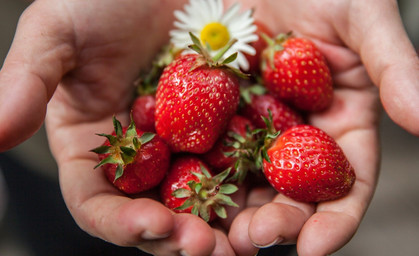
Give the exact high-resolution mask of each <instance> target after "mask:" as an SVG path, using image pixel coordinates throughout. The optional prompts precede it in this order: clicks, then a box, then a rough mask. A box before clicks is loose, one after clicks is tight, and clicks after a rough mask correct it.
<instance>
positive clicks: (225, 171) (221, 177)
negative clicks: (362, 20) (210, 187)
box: [213, 167, 231, 184]
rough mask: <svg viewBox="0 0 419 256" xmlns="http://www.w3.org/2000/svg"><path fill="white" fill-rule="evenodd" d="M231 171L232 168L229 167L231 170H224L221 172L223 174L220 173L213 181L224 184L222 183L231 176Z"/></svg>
mask: <svg viewBox="0 0 419 256" xmlns="http://www.w3.org/2000/svg"><path fill="white" fill-rule="evenodd" d="M230 171H231V167H229V168H227V169H226V170H224V171H223V172H221V173H219V174H217V175H215V176H214V177H213V180H214V181H215V182H216V183H217V184H220V183H222V182H223V181H224V180H225V178H227V176H228V175H229V174H230Z"/></svg>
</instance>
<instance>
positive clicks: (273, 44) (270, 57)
mask: <svg viewBox="0 0 419 256" xmlns="http://www.w3.org/2000/svg"><path fill="white" fill-rule="evenodd" d="M291 36H292V31H290V32H288V33H280V34H278V35H277V36H276V37H274V38H272V37H269V36H268V35H266V34H265V33H261V37H262V38H263V39H264V40H265V42H266V44H267V45H268V46H267V47H266V49H265V50H264V51H263V53H262V56H263V58H264V59H265V60H267V61H262V70H264V69H266V65H267V64H269V66H270V67H271V68H272V69H274V67H275V65H274V56H275V53H276V52H279V51H282V50H284V46H283V44H284V43H285V41H287V40H288V38H290V37H291ZM267 62H268V63H267Z"/></svg>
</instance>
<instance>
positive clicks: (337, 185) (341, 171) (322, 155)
mask: <svg viewBox="0 0 419 256" xmlns="http://www.w3.org/2000/svg"><path fill="white" fill-rule="evenodd" d="M266 153H267V156H268V157H265V159H264V160H263V171H264V174H265V176H266V178H267V179H268V181H269V182H270V184H271V185H272V186H273V187H274V188H275V189H276V190H277V191H278V192H280V193H283V194H284V195H286V196H288V197H290V198H293V199H295V200H298V201H302V202H320V201H326V200H334V199H338V198H341V197H343V196H345V195H346V194H348V193H349V191H350V189H351V187H352V185H353V184H354V182H355V172H354V169H353V168H352V166H351V164H350V163H349V161H348V160H347V158H346V156H345V154H344V152H343V151H342V149H341V148H340V147H339V145H338V144H337V143H336V142H335V140H334V139H333V138H332V137H330V136H329V135H327V134H326V133H325V132H324V131H322V130H320V129H319V128H316V127H314V126H310V125H298V126H295V127H293V128H291V129H289V130H287V131H286V132H284V133H283V134H281V135H280V136H279V137H278V138H277V139H276V140H275V141H274V143H273V144H272V145H271V146H270V147H269V148H268V150H267V152H266ZM268 160H269V161H268Z"/></svg>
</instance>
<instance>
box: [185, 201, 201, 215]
mask: <svg viewBox="0 0 419 256" xmlns="http://www.w3.org/2000/svg"><path fill="white" fill-rule="evenodd" d="M185 209H186V208H185ZM191 213H192V214H193V215H196V216H199V205H198V204H194V205H193V207H192V210H191Z"/></svg>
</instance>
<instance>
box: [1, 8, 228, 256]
mask: <svg viewBox="0 0 419 256" xmlns="http://www.w3.org/2000/svg"><path fill="white" fill-rule="evenodd" d="M182 4H183V3H182V2H181V1H165V2H164V8H162V1H138V0H121V1H113V0H109V1H108V0H105V1H104V0H101V1H95V0H93V1H83V0H80V1H79V0H76V1H50V0H38V1H35V2H34V3H33V4H32V5H31V6H30V7H29V8H28V9H27V10H26V11H25V12H24V14H23V15H22V17H21V19H20V21H19V25H18V29H17V33H16V37H15V39H14V42H13V45H12V47H11V49H10V52H9V54H8V56H7V59H6V60H5V63H4V66H3V68H2V70H1V73H0V102H2V108H1V109H0V121H1V123H2V125H1V126H0V151H3V150H6V149H8V148H10V147H12V146H14V145H16V144H18V143H20V142H22V141H23V140H25V139H26V138H28V137H30V136H31V135H32V134H33V133H34V132H35V131H36V130H37V129H38V128H39V127H40V125H41V124H42V122H43V120H44V117H45V112H46V107H47V104H48V113H47V117H46V127H47V133H48V139H49V143H50V147H51V151H52V153H53V155H54V157H55V159H56V161H57V164H58V167H59V176H60V185H61V189H62V194H63V197H64V199H65V202H66V204H67V206H68V208H69V210H70V212H71V214H72V216H73V217H74V219H75V221H76V222H77V224H78V225H79V226H80V227H81V228H82V229H84V230H85V231H86V232H88V233H89V234H91V235H93V236H96V237H100V238H102V239H104V240H106V241H109V242H112V243H114V244H117V245H121V246H137V247H138V248H140V249H142V250H144V251H147V252H151V253H153V254H157V255H178V253H179V252H180V251H184V252H186V253H187V254H189V255H208V254H210V253H211V252H212V251H213V250H214V251H215V252H217V251H220V252H223V255H229V254H233V251H232V248H231V246H230V245H229V242H228V239H227V236H226V234H224V233H222V232H221V231H219V230H217V229H212V228H211V227H210V226H209V225H208V224H207V223H205V222H204V221H203V220H201V219H200V218H198V217H196V216H194V215H191V214H178V215H174V214H172V212H171V211H169V210H168V209H167V208H166V207H164V206H163V205H162V204H161V203H159V202H158V201H155V200H152V199H151V198H152V197H155V196H154V195H151V196H144V197H142V198H137V199H131V198H128V197H126V196H123V195H122V194H121V193H119V192H118V191H117V190H116V189H115V188H114V187H113V186H112V185H111V184H109V182H108V181H107V180H106V179H105V178H104V175H103V173H101V172H100V170H93V167H94V166H95V164H96V163H97V157H96V156H95V154H94V153H90V152H89V150H90V149H92V148H94V147H96V146H98V145H100V144H101V143H102V142H103V141H102V140H103V139H101V138H100V137H98V136H95V135H94V134H95V133H98V132H99V133H101V132H109V131H111V129H112V121H111V117H112V115H114V114H116V115H117V117H118V119H120V120H121V121H124V122H125V124H127V121H128V120H127V119H128V104H129V102H130V100H131V96H132V95H133V94H132V93H133V87H132V81H133V80H134V79H135V78H136V76H137V75H138V72H139V71H140V70H141V69H142V68H144V67H146V66H148V65H149V63H151V60H152V58H153V57H154V55H155V54H156V52H157V51H158V50H160V47H161V46H162V45H163V44H164V43H166V42H167V41H168V39H169V38H168V30H169V29H170V28H171V26H172V22H173V10H174V9H175V8H176V9H180V8H182ZM57 85H58V87H57ZM3 106H7V107H3ZM10 110H13V115H10Z"/></svg>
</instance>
